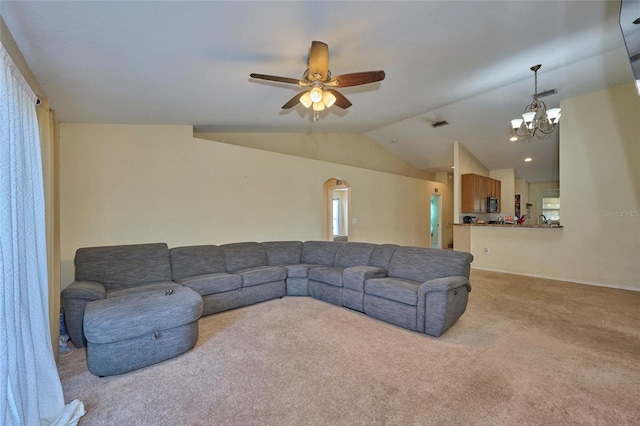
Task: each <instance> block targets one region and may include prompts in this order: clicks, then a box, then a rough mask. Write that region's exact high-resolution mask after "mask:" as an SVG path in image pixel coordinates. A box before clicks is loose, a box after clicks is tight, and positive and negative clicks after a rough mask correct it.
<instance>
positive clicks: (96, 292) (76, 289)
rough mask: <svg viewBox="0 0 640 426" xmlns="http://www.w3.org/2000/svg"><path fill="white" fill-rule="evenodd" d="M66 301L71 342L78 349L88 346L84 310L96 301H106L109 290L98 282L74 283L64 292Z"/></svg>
mask: <svg viewBox="0 0 640 426" xmlns="http://www.w3.org/2000/svg"><path fill="white" fill-rule="evenodd" d="M61 296H62V298H63V299H64V302H65V303H64V304H65V307H64V317H65V318H64V319H65V322H66V324H67V331H68V332H69V337H70V338H71V342H72V343H73V345H74V346H75V347H76V348H81V347H83V346H85V345H86V342H87V341H86V339H85V337H84V330H83V327H82V324H83V320H84V309H85V307H86V306H87V303H89V302H92V301H94V300H101V299H105V298H106V296H107V290H106V288H105V287H104V285H103V284H102V283H99V282H96V281H74V282H73V283H71V284H70V285H69V286H68V287H67V288H65V289H64V290H62V293H61Z"/></svg>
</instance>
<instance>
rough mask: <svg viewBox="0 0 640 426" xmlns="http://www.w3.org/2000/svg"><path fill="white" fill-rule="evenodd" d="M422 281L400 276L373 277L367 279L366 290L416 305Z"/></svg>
mask: <svg viewBox="0 0 640 426" xmlns="http://www.w3.org/2000/svg"><path fill="white" fill-rule="evenodd" d="M419 288H420V283H419V282H417V281H412V280H404V279H400V278H373V279H370V280H367V281H365V283H364V292H365V293H366V294H371V295H373V296H378V297H382V298H383V299H389V300H393V301H395V302H400V303H404V304H407V305H412V306H416V305H417V304H418V289H419Z"/></svg>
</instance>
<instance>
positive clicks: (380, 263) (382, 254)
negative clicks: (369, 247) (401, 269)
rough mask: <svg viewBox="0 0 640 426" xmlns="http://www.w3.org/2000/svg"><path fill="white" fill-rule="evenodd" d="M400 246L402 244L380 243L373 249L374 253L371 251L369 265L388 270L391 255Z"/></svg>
mask: <svg viewBox="0 0 640 426" xmlns="http://www.w3.org/2000/svg"><path fill="white" fill-rule="evenodd" d="M398 247H400V246H398V245H395V244H380V245H379V246H377V247H376V248H375V249H374V250H373V253H371V258H370V259H369V263H368V265H369V266H375V267H377V268H382V269H384V270H385V271H386V270H388V269H389V262H390V261H391V256H393V253H394V252H395V251H396V249H397V248H398Z"/></svg>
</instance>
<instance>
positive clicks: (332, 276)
mask: <svg viewBox="0 0 640 426" xmlns="http://www.w3.org/2000/svg"><path fill="white" fill-rule="evenodd" d="M342 271H344V268H338V267H335V266H318V267H317V268H312V269H310V270H309V279H310V280H312V281H318V282H321V283H325V284H330V285H333V286H336V287H342Z"/></svg>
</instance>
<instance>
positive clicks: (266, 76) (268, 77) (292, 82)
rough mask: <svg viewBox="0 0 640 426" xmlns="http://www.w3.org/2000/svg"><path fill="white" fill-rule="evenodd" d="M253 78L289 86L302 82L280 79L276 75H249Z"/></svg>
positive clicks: (286, 78)
mask: <svg viewBox="0 0 640 426" xmlns="http://www.w3.org/2000/svg"><path fill="white" fill-rule="evenodd" d="M249 77H251V78H259V79H261V80H269V81H278V82H280V83H289V84H300V80H298V79H295V78H289V77H278V76H275V75H266V74H249Z"/></svg>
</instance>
